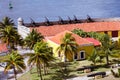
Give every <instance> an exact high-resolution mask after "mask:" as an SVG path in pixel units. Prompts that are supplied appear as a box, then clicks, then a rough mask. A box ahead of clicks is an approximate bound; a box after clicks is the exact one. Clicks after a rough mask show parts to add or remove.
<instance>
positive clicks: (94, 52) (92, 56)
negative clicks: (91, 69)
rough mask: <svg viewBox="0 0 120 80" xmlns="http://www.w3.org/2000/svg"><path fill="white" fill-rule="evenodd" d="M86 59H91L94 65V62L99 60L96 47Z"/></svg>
mask: <svg viewBox="0 0 120 80" xmlns="http://www.w3.org/2000/svg"><path fill="white" fill-rule="evenodd" d="M88 60H89V61H92V62H93V64H94V65H96V63H97V62H99V61H100V55H99V53H98V52H97V50H96V49H94V50H93V52H92V53H91V55H90V56H89V57H88Z"/></svg>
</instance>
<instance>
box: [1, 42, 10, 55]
mask: <svg viewBox="0 0 120 80" xmlns="http://www.w3.org/2000/svg"><path fill="white" fill-rule="evenodd" d="M6 51H8V49H7V47H6V44H4V43H0V53H1V52H6Z"/></svg>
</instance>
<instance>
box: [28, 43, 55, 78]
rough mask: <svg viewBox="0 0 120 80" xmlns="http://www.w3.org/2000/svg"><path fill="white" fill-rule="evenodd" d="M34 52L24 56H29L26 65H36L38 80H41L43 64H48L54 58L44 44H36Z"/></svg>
mask: <svg viewBox="0 0 120 80" xmlns="http://www.w3.org/2000/svg"><path fill="white" fill-rule="evenodd" d="M34 51H35V52H34V53H28V54H26V55H28V56H29V60H28V65H36V67H37V72H38V74H39V75H40V80H43V78H42V72H41V67H42V65H43V64H49V63H48V62H50V61H52V60H53V59H54V58H53V56H52V54H51V53H52V52H51V50H50V47H48V45H47V43H46V42H43V41H41V42H37V43H36V44H35V45H34Z"/></svg>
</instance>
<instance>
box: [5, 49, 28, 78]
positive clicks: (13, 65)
mask: <svg viewBox="0 0 120 80" xmlns="http://www.w3.org/2000/svg"><path fill="white" fill-rule="evenodd" d="M23 60H24V58H23V57H22V56H21V55H20V54H18V53H17V52H16V51H12V52H11V53H10V54H8V56H7V58H6V59H5V60H3V62H6V63H7V65H6V66H5V69H4V72H7V71H8V70H10V69H13V71H14V76H15V80H17V70H18V71H21V72H22V71H23V70H25V69H26V66H25V63H24V61H23Z"/></svg>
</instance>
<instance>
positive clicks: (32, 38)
mask: <svg viewBox="0 0 120 80" xmlns="http://www.w3.org/2000/svg"><path fill="white" fill-rule="evenodd" d="M43 38H44V37H43V36H42V35H41V33H37V31H36V30H34V29H33V30H32V32H30V34H28V36H27V37H26V38H25V40H24V41H25V45H26V46H27V47H29V48H30V49H33V47H34V45H35V44H36V43H37V42H39V41H41V40H43Z"/></svg>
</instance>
